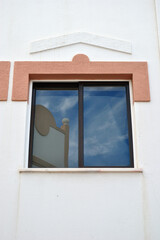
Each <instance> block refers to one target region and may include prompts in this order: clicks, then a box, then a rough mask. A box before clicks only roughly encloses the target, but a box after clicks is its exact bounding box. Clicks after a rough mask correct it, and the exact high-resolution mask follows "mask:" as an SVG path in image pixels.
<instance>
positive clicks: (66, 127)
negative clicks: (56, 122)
mask: <svg viewBox="0 0 160 240" xmlns="http://www.w3.org/2000/svg"><path fill="white" fill-rule="evenodd" d="M62 123H63V125H62V126H61V128H62V129H63V130H64V131H65V146H64V148H65V149H64V152H65V158H64V166H65V167H68V151H69V119H68V118H63V119H62Z"/></svg>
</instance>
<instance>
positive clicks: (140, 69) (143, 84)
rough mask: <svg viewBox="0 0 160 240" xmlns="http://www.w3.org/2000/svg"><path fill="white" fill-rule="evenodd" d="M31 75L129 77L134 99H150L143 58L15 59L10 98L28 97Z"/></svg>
mask: <svg viewBox="0 0 160 240" xmlns="http://www.w3.org/2000/svg"><path fill="white" fill-rule="evenodd" d="M33 79H37V80H38V79H39V80H42V79H43V80H44V79H45V80H47V79H64V80H65V79H83V80H89V79H93V80H96V79H97V80H101V79H112V80H116V79H130V80H132V85H133V99H134V101H136V102H148V101H150V92H149V80H148V67H147V63H146V62H90V61H89V59H88V57H87V56H86V55H83V54H78V55H76V56H75V57H74V58H73V60H72V62H15V66H14V79H13V93H12V100H13V101H27V100H28V92H29V81H30V80H33Z"/></svg>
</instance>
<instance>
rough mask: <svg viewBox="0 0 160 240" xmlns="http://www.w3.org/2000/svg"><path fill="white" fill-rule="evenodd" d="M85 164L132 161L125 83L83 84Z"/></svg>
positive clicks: (125, 163) (121, 163)
mask: <svg viewBox="0 0 160 240" xmlns="http://www.w3.org/2000/svg"><path fill="white" fill-rule="evenodd" d="M84 165H85V166H129V165H130V158H129V140H128V121H127V105H126V92H125V87H85V88H84Z"/></svg>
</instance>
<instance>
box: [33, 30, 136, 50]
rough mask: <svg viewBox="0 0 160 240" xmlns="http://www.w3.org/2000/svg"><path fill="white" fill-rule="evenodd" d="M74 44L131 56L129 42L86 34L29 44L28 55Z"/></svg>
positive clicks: (58, 37)
mask: <svg viewBox="0 0 160 240" xmlns="http://www.w3.org/2000/svg"><path fill="white" fill-rule="evenodd" d="M76 43H84V44H89V45H93V46H96V47H102V48H106V49H110V50H114V51H118V52H123V53H128V54H132V44H131V42H129V41H125V40H120V39H115V38H111V37H106V36H99V35H95V34H92V33H86V32H75V33H71V34H66V35H61V36H57V37H51V38H48V39H41V40H38V41H34V42H31V44H30V53H37V52H41V51H46V50H49V49H54V48H59V47H65V46H68V45H72V44H76Z"/></svg>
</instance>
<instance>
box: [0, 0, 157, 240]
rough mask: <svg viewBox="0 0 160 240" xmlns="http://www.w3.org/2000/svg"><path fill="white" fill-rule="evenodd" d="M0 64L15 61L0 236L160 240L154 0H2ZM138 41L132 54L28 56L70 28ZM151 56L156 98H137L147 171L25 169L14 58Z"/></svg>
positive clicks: (1, 167) (139, 157) (1, 143)
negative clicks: (37, 45) (15, 98)
mask: <svg viewBox="0 0 160 240" xmlns="http://www.w3.org/2000/svg"><path fill="white" fill-rule="evenodd" d="M0 12H1V14H0V15H1V22H0V29H1V41H0V60H1V61H11V69H10V77H9V91H8V101H5V102H0V116H1V117H0V136H1V137H0V193H1V198H0V206H1V207H0V212H1V214H0V215H1V216H0V239H4V240H13V239H16V240H25V239H26V240H28V239H35V240H36V239H38V240H41V239H47V240H50V239H53V238H54V239H57V240H63V239H77V240H80V239H87V240H90V239H96V240H97V239H98V240H104V239H106V238H108V239H112V240H119V239H124V240H132V239H133V240H134V239H137V240H142V239H144V240H146V239H147V240H159V236H160V232H159V219H160V208H159V197H160V189H159V183H160V176H159V169H160V161H159V155H160V150H159V149H160V148H159V136H160V128H159V117H160V108H159V103H160V94H159V87H160V81H159V79H160V68H159V60H160V59H159V46H158V32H157V20H156V9H155V2H154V1H153V0H140V1H139V0H134V1H131V0H129V1H128V0H120V1H117V0H112V1H111V0H100V1H91V0H82V1H78V0H76V1H72V0H59V1H49V0H47V1H44V0H35V1H31V0H29V1H20V0H14V1H12V0H2V1H1V8H0ZM77 31H83V32H91V33H95V34H97V35H102V36H111V37H113V38H117V39H124V40H128V41H131V42H132V54H126V53H122V52H118V51H113V50H109V49H108V50H107V49H104V48H99V47H95V46H89V45H85V44H74V45H71V46H67V47H62V48H56V49H52V50H48V51H43V52H39V53H33V54H30V53H29V45H30V42H32V41H35V40H38V39H44V38H47V37H53V36H57V35H63V34H67V33H70V32H77ZM79 53H83V54H85V55H87V56H88V57H89V59H90V60H91V61H147V62H148V71H149V84H150V95H151V101H150V102H141V103H140V102H135V103H134V104H133V103H132V121H133V135H134V148H135V161H136V166H137V167H139V168H142V169H143V173H137V172H136V173H133V172H132V173H123V172H119V173H117V172H113V173H111V172H110V173H107V172H104V173H98V172H93V173H88V172H86V173H82V172H80V173H47V172H46V173H28V172H21V173H19V171H18V169H20V168H24V167H25V166H26V165H27V154H28V133H29V116H30V114H29V113H30V105H29V102H27V101H24V102H22V101H20V102H13V101H12V100H11V95H12V86H13V69H14V61H71V60H72V58H73V56H75V55H76V54H79Z"/></svg>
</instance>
